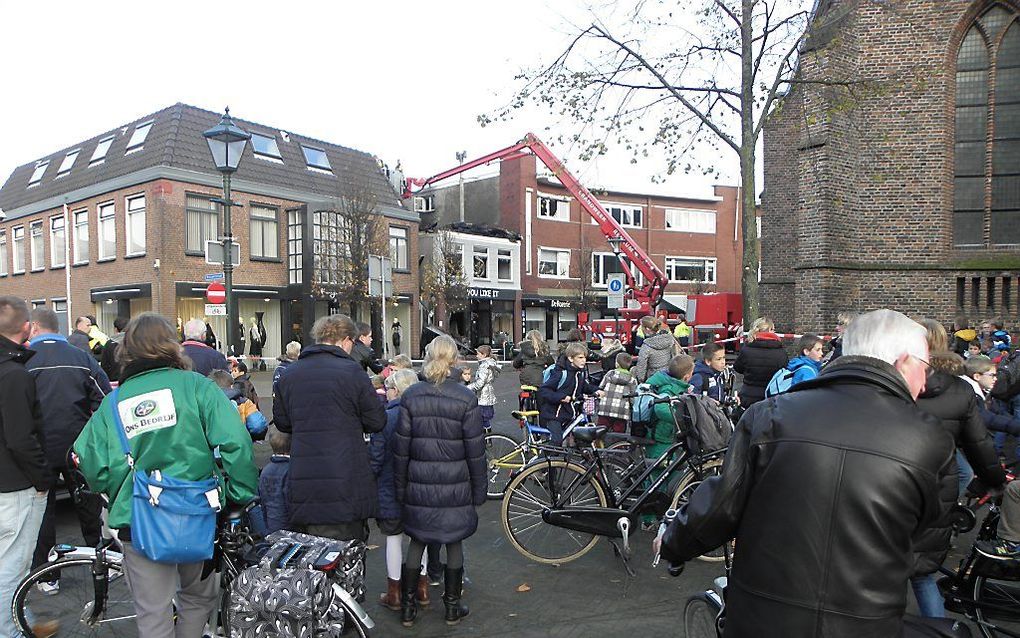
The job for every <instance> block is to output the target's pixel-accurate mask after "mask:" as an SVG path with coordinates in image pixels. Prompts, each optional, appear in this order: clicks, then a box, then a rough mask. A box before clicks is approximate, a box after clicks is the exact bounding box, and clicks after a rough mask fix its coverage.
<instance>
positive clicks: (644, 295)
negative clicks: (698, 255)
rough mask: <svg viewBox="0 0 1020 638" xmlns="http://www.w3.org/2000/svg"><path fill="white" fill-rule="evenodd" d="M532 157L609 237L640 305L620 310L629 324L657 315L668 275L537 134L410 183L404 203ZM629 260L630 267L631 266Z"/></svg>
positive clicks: (629, 293)
mask: <svg viewBox="0 0 1020 638" xmlns="http://www.w3.org/2000/svg"><path fill="white" fill-rule="evenodd" d="M529 154H530V155H534V156H535V157H537V158H538V159H540V160H542V163H543V164H545V165H546V167H548V168H549V170H550V171H552V174H553V175H554V176H555V177H556V178H557V179H559V180H560V183H562V184H563V187H564V188H566V189H567V191H568V192H569V193H570V194H571V195H573V196H574V198H575V199H577V201H578V203H579V204H580V205H581V208H582V209H584V210H585V212H587V213H588V214H589V215H590V216H591V217H592V219H594V220H595V221H596V222H597V223H598V226H599V230H601V231H602V234H603V235H605V237H606V241H607V242H609V245H610V246H611V247H612V249H613V254H615V255H616V256H617V258H618V259H619V260H620V267H621V268H622V269H623V272H624V274H625V276H626V277H627V291H626V297H627V298H628V299H632V300H633V301H635V302H636V304H630V303H628V304H627V307H626V308H622V309H621V310H620V314H621V315H622V316H623V317H624V318H625V319H628V320H636V319H639V318H640V317H643V316H645V315H650V314H654V311H655V307H656V306H657V305H658V304H659V301H660V300H661V299H662V294H663V292H664V290H665V288H666V275H665V274H663V272H662V271H661V270H660V269H659V267H658V266H657V265H656V264H655V262H653V261H652V258H651V257H649V256H648V253H646V252H645V251H644V250H643V249H642V248H641V246H639V245H638V244H637V242H635V241H634V240H633V239H632V238H631V236H630V235H629V234H627V231H626V230H624V229H623V227H622V226H620V224H619V223H618V222H617V221H616V220H615V219H613V216H612V215H610V214H609V212H608V211H606V209H605V207H604V206H602V204H601V203H599V200H597V199H596V198H595V196H594V195H592V194H591V192H590V191H589V190H588V189H587V188H585V187H584V185H583V184H581V182H579V181H578V180H577V178H575V177H574V176H573V175H572V174H571V173H570V171H568V170H567V168H566V166H564V165H563V162H561V161H560V160H559V159H558V158H557V157H556V156H555V155H553V152H552V151H551V150H549V147H548V146H546V145H545V144H544V143H543V142H542V140H540V139H538V137H537V136H535V134H534V133H528V134H527V135H525V136H524V139H522V140H521V141H519V142H517V143H516V144H514V145H513V146H508V147H506V148H504V149H502V150H499V151H496V152H494V153H489V154H488V155H485V156H482V157H479V158H478V159H475V160H472V161H470V162H465V163H464V164H461V165H459V166H456V167H454V168H451V169H449V170H446V171H443V172H442V173H437V174H435V175H433V176H432V177H429V178H426V179H415V178H410V179H408V180H407V183H406V186H405V188H404V199H407V198H408V197H411V196H413V195H415V194H416V193H419V192H421V191H422V190H424V189H425V188H428V187H429V186H431V185H433V184H435V183H436V182H440V181H442V180H444V179H447V178H449V177H453V176H454V175H457V174H459V173H463V172H464V171H468V170H471V169H472V168H476V167H478V166H484V165H486V164H490V163H492V162H496V161H503V160H508V159H517V158H519V157H522V156H525V155H529ZM625 258H626V259H625ZM628 259H629V260H630V264H628V263H627V260H628ZM631 267H633V268H636V269H637V270H638V271H639V272H640V273H641V274H642V275H643V276H644V278H645V284H644V286H642V287H640V288H639V287H638V286H637V281H636V279H635V277H634V274H633V272H632V271H631ZM579 323H582V324H583V323H585V322H579ZM629 323H630V322H629V321H628V324H629ZM630 328H631V326H630V325H628V326H626V327H625V328H624V330H626V332H624V331H623V330H621V331H620V332H621V333H622V334H621V337H622V336H624V335H627V334H629V332H630Z"/></svg>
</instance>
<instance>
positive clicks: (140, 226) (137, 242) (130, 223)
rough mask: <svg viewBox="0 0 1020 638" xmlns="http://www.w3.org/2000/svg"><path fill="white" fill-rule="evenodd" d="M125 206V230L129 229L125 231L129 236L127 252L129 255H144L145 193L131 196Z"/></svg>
mask: <svg viewBox="0 0 1020 638" xmlns="http://www.w3.org/2000/svg"><path fill="white" fill-rule="evenodd" d="M125 208H126V209H127V213H126V215H125V221H124V226H125V230H126V231H127V232H126V233H125V236H126V238H127V254H128V256H133V255H144V254H145V195H139V196H137V197H129V198H128V200H127V205H126V207H125Z"/></svg>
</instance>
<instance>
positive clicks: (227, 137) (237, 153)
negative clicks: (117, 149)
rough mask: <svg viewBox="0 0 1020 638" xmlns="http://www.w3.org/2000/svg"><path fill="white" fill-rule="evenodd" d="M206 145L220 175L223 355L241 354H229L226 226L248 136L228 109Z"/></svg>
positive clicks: (232, 338)
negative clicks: (224, 322) (232, 182)
mask: <svg viewBox="0 0 1020 638" xmlns="http://www.w3.org/2000/svg"><path fill="white" fill-rule="evenodd" d="M202 135H203V136H204V137H205V140H206V142H208V144H209V151H210V152H211V153H212V157H213V163H215V164H216V170H218V171H219V172H220V173H221V174H222V175H223V201H222V202H221V204H222V205H223V236H222V237H220V241H221V242H223V286H224V288H226V289H227V298H226V302H227V332H226V345H227V354H228V355H232V354H243V353H235V352H234V351H233V349H234V344H236V343H238V341H237V322H238V318H237V303H236V302H235V301H234V262H233V259H232V252H233V251H232V250H231V248H232V245H233V242H234V235H233V232H232V230H231V225H230V209H231V208H232V207H233V206H234V202H233V200H231V199H230V176H231V175H233V174H234V171H236V170H237V166H238V164H240V162H241V155H242V154H243V153H244V147H245V146H246V145H247V144H248V140H249V139H251V134H250V133H248V132H247V131H245V130H244V129H242V128H240V127H238V126H237V125H236V124H234V120H233V119H232V118H231V117H230V107H227V108H226V109H224V113H223V117H222V118H220V123H219V124H217V125H216V126H214V127H212V128H211V129H209V130H208V131H206V132H205V133H203V134H202Z"/></svg>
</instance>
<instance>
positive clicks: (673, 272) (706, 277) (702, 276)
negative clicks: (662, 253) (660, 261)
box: [666, 257, 716, 284]
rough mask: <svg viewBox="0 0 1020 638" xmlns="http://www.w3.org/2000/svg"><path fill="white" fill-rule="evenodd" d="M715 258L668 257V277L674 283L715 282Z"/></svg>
mask: <svg viewBox="0 0 1020 638" xmlns="http://www.w3.org/2000/svg"><path fill="white" fill-rule="evenodd" d="M715 263H716V260H715V259H706V258H702V257H666V278H667V279H668V280H669V281H670V282H674V283H705V284H714V283H715Z"/></svg>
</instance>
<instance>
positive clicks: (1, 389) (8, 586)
mask: <svg viewBox="0 0 1020 638" xmlns="http://www.w3.org/2000/svg"><path fill="white" fill-rule="evenodd" d="M28 312H29V311H28V304H27V303H25V301H24V300H23V299H19V298H18V297H14V296H11V295H5V296H0V557H2V559H0V636H3V637H5V638H6V637H7V636H20V635H21V632H19V631H18V630H17V628H15V626H14V618H13V617H12V615H11V611H10V610H11V599H12V598H13V596H14V590H15V589H16V588H17V586H18V583H19V582H21V579H22V578H24V577H25V576H27V575H28V570H29V566H30V565H31V562H32V550H34V549H35V542H36V539H37V538H38V537H39V526H40V525H41V524H42V518H43V512H45V511H46V495H47V494H48V493H49V490H50V487H52V485H53V475H52V473H51V472H50V468H49V466H48V465H47V464H46V455H45V453H44V452H43V442H42V412H41V411H40V409H39V401H38V398H37V396H36V389H35V379H33V378H32V375H31V374H30V373H29V372H28V370H26V369H25V364H26V363H27V362H28V361H29V360H30V359H31V358H32V356H33V355H34V354H35V353H34V352H32V351H31V350H29V349H28V348H26V347H25V346H24V345H22V344H24V342H25V340H26V339H28V335H29V333H30V332H31V329H32V328H31V323H29V314H28ZM47 629H48V630H50V631H51V632H52V631H55V629H56V628H55V627H48V628H47ZM39 633H41V632H39ZM46 635H50V634H46Z"/></svg>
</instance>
